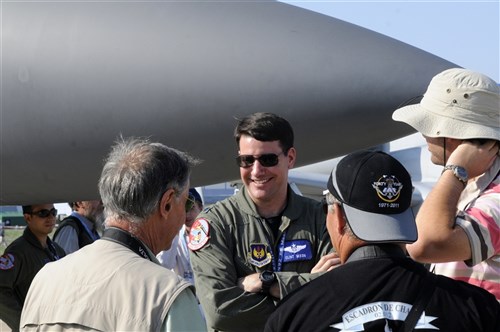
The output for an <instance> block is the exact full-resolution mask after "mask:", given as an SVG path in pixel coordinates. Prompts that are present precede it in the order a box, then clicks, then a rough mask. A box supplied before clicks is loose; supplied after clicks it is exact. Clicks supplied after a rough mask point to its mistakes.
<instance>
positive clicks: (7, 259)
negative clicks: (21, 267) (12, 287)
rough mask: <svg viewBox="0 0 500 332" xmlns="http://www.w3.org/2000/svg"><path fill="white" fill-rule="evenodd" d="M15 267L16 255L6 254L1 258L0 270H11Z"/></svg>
mask: <svg viewBox="0 0 500 332" xmlns="http://www.w3.org/2000/svg"><path fill="white" fill-rule="evenodd" d="M13 267H14V255H12V254H5V255H3V256H0V270H10V269H12V268H13Z"/></svg>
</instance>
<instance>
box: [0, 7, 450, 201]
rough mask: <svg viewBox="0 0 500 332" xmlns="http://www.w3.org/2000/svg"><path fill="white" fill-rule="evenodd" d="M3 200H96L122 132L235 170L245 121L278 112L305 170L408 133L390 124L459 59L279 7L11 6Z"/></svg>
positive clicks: (5, 32) (216, 174)
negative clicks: (237, 132)
mask: <svg viewBox="0 0 500 332" xmlns="http://www.w3.org/2000/svg"><path fill="white" fill-rule="evenodd" d="M2 6H3V12H2V31H1V42H2V47H3V49H2V59H1V63H2V72H1V82H2V87H1V118H0V126H1V136H0V137H1V141H0V148H1V160H0V161H1V163H0V204H1V205H14V204H15V205H18V204H31V203H44V202H65V201H75V200H86V199H94V198H98V191H97V181H98V178H99V175H100V171H101V168H102V165H103V159H104V158H105V156H106V154H107V153H108V151H109V149H110V146H111V145H112V143H113V142H114V141H115V140H116V138H117V137H118V135H120V134H121V135H123V136H149V137H151V139H152V140H155V141H160V142H162V143H165V144H167V145H169V146H172V147H175V148H177V149H180V150H184V151H188V152H190V153H191V154H192V155H194V156H196V157H198V158H200V159H202V160H203V163H202V164H201V165H199V166H197V167H196V168H195V169H194V170H193V173H192V178H191V179H192V181H191V183H192V185H194V186H201V185H207V184H213V183H219V182H224V181H230V180H232V179H237V178H238V177H239V175H238V168H237V166H236V164H235V161H234V158H235V156H236V155H237V147H236V144H235V141H234V138H233V129H234V127H235V125H236V119H237V118H241V117H243V116H245V115H247V114H250V113H253V112H273V113H277V114H280V115H281V116H283V117H285V118H286V119H288V120H289V121H290V123H291V124H292V126H293V127H294V130H295V135H296V148H297V150H298V163H297V166H301V165H305V164H309V163H312V162H317V161H320V160H325V159H328V158H333V157H336V156H339V155H342V154H345V153H348V152H350V151H354V150H357V149H361V148H366V147H370V146H374V145H376V144H380V143H384V142H387V141H389V140H392V139H395V138H398V137H402V136H404V135H407V134H409V133H411V132H412V131H411V128H410V127H409V126H406V125H404V124H401V123H396V122H394V121H392V119H391V114H392V112H393V111H394V109H396V108H397V106H398V105H399V104H400V103H402V102H403V101H405V100H407V99H409V98H411V97H413V96H416V95H419V94H422V93H423V92H424V91H425V88H426V86H427V84H428V83H429V81H430V79H431V78H432V76H434V75H435V74H436V73H438V72H440V71H442V70H444V69H446V68H450V67H456V65H454V64H453V63H451V62H448V61H446V60H444V59H441V58H439V57H437V56H434V55H432V54H429V53H427V52H425V51H422V50H420V49H417V48H415V47H413V46H410V45H407V44H404V43H402V42H400V41H397V40H394V39H391V38H389V37H387V36H384V35H381V34H378V33H375V32H373V31H370V30H367V29H364V28H361V27H358V26H356V25H353V24H350V23H347V22H344V21H341V20H338V19H335V18H332V17H328V16H325V15H321V14H318V13H314V12H311V11H307V10H304V9H300V8H297V7H294V6H291V5H288V4H284V3H279V2H273V1H270V2H261V1H259V2H251V1H243V2H235V1H231V2H210V1H205V2H204V1H202V2H191V1H189V2H179V1H175V2H140V1H134V2H120V1H118V2H116V1H115V2H36V1H35V2H21V1H20V2H4V3H3V4H2Z"/></svg>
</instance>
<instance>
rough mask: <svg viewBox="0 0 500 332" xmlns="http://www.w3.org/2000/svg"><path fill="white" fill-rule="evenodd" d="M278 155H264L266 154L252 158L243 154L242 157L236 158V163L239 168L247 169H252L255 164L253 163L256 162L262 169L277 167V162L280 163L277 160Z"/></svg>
mask: <svg viewBox="0 0 500 332" xmlns="http://www.w3.org/2000/svg"><path fill="white" fill-rule="evenodd" d="M281 153H283V152H281ZM281 153H280V154H281ZM280 154H274V153H266V154H262V155H260V156H258V157H256V156H252V155H250V154H243V155H240V156H238V157H236V163H237V164H238V166H240V167H243V168H248V167H252V166H253V164H254V163H255V161H256V160H258V161H259V164H261V166H263V167H273V166H276V165H278V162H279V161H280V160H279V155H280Z"/></svg>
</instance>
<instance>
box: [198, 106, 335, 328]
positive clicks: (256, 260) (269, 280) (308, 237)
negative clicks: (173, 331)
mask: <svg viewBox="0 0 500 332" xmlns="http://www.w3.org/2000/svg"><path fill="white" fill-rule="evenodd" d="M235 138H236V143H237V145H238V157H237V158H236V163H237V165H238V166H239V167H240V176H241V180H242V182H243V185H244V186H243V188H242V189H241V190H240V191H239V192H238V193H237V194H236V195H234V196H232V197H229V198H227V199H225V200H223V201H220V202H218V203H216V204H215V205H213V206H211V207H208V208H207V209H205V210H204V211H203V212H202V213H201V214H200V215H199V216H198V218H197V220H196V221H195V223H194V224H193V227H192V228H191V232H190V241H189V247H190V249H191V264H192V266H193V271H194V274H195V285H196V289H197V293H198V297H199V299H200V303H201V304H202V306H203V310H204V312H205V315H206V319H207V327H208V328H209V329H210V330H214V331H217V330H220V331H262V330H263V328H264V324H265V322H266V320H267V318H268V317H269V315H270V314H271V313H272V312H273V311H274V310H275V308H276V303H277V301H279V300H280V299H281V298H283V297H284V296H285V295H287V294H288V293H290V292H291V291H292V290H294V289H296V288H298V287H300V286H301V285H303V284H305V283H307V282H309V281H310V280H311V279H313V278H314V277H316V276H317V274H316V275H313V273H315V272H324V271H327V270H328V269H331V268H332V267H333V266H334V265H335V264H337V263H338V262H339V260H338V258H337V257H336V256H335V254H333V253H331V251H332V245H331V243H330V240H329V238H328V233H327V231H326V228H325V214H324V212H323V211H322V207H321V203H320V202H317V201H314V200H312V199H309V198H305V197H303V196H299V195H297V194H296V193H294V192H293V191H292V189H291V187H290V186H289V185H288V171H289V169H291V168H292V167H293V166H294V164H295V160H296V156H297V152H296V150H295V147H294V145H293V143H294V142H293V141H294V134H293V129H292V127H291V125H290V124H289V123H288V121H287V120H285V119H284V118H282V117H280V116H277V115H275V114H271V113H255V114H251V115H249V116H248V117H246V118H244V119H242V120H241V121H239V123H238V125H237V126H236V129H235Z"/></svg>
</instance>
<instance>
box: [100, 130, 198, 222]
mask: <svg viewBox="0 0 500 332" xmlns="http://www.w3.org/2000/svg"><path fill="white" fill-rule="evenodd" d="M198 162H199V161H198V160H197V159H195V158H193V157H191V156H189V155H188V154H187V153H184V152H181V151H178V150H176V149H173V148H170V147H168V146H166V145H163V144H161V143H152V142H150V141H149V140H148V139H141V138H128V139H124V138H120V139H119V141H118V142H117V143H116V144H115V145H114V146H113V147H112V150H111V152H110V154H109V156H108V158H107V160H106V164H105V165H104V167H103V170H102V173H101V178H100V179H99V193H100V194H101V198H102V202H103V205H104V208H105V212H106V216H111V217H113V218H117V219H123V220H128V221H130V222H135V223H140V222H142V221H144V220H145V219H146V218H147V217H149V216H150V215H151V214H152V213H154V211H155V209H156V208H157V206H158V203H159V202H160V200H161V197H162V195H163V194H164V193H165V191H167V190H169V189H171V188H172V189H174V190H175V192H176V193H177V195H179V194H180V192H181V191H182V190H183V189H184V188H185V187H186V186H187V184H188V181H189V174H190V168H191V166H194V165H196V164H197V163H198Z"/></svg>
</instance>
